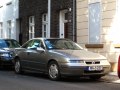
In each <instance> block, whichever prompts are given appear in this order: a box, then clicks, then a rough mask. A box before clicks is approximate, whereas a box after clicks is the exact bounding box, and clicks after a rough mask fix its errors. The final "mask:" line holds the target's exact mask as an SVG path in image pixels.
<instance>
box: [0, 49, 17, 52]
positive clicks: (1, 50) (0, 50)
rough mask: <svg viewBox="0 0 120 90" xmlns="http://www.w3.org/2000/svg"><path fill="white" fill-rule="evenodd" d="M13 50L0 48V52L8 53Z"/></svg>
mask: <svg viewBox="0 0 120 90" xmlns="http://www.w3.org/2000/svg"><path fill="white" fill-rule="evenodd" d="M14 50H15V49H13V48H0V52H10V51H14Z"/></svg>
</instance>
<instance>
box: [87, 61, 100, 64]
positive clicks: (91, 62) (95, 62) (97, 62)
mask: <svg viewBox="0 0 120 90" xmlns="http://www.w3.org/2000/svg"><path fill="white" fill-rule="evenodd" d="M86 64H100V61H86Z"/></svg>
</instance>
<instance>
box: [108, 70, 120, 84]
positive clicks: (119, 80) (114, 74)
mask: <svg viewBox="0 0 120 90" xmlns="http://www.w3.org/2000/svg"><path fill="white" fill-rule="evenodd" d="M108 76H109V77H110V79H111V78H112V79H113V80H112V81H111V82H112V83H118V84H120V79H119V77H118V75H117V72H110V73H109V74H108Z"/></svg>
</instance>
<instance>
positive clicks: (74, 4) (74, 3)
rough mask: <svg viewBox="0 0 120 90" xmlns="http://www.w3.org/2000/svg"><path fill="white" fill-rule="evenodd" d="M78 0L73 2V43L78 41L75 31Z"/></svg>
mask: <svg viewBox="0 0 120 90" xmlns="http://www.w3.org/2000/svg"><path fill="white" fill-rule="evenodd" d="M75 1H76V0H73V41H76V31H75V27H76V20H75V19H76V18H75V15H76V14H75V12H76V2H75Z"/></svg>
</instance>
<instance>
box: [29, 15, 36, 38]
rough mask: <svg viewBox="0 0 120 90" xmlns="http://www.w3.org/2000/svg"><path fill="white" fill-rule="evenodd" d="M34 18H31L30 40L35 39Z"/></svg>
mask: <svg viewBox="0 0 120 90" xmlns="http://www.w3.org/2000/svg"><path fill="white" fill-rule="evenodd" d="M34 27H35V23H34V16H30V17H29V39H31V38H34Z"/></svg>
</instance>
